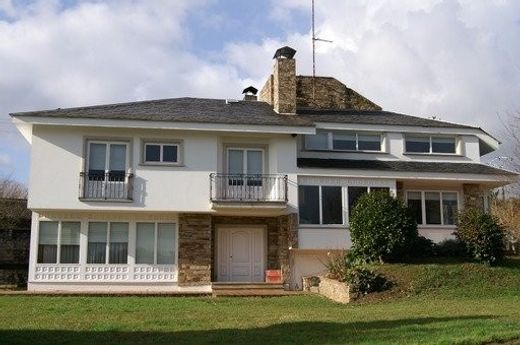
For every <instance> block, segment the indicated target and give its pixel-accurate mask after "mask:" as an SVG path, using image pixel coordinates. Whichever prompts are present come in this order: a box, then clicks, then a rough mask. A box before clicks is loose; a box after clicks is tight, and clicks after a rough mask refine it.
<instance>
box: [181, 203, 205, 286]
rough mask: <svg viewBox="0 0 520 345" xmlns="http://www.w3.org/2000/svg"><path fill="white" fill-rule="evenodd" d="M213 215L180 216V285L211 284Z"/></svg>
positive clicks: (189, 214) (185, 214)
mask: <svg viewBox="0 0 520 345" xmlns="http://www.w3.org/2000/svg"><path fill="white" fill-rule="evenodd" d="M211 223H212V222H211V215H209V214H191V213H184V214H181V215H179V262H178V268H179V274H178V282H179V285H180V286H182V285H205V284H210V283H211V268H212V266H213V265H212V260H213V241H212V225H211Z"/></svg>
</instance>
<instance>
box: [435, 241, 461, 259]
mask: <svg viewBox="0 0 520 345" xmlns="http://www.w3.org/2000/svg"><path fill="white" fill-rule="evenodd" d="M435 253H436V254H437V256H442V257H450V258H463V257H467V256H468V249H467V248H466V245H465V244H464V243H463V242H462V241H461V240H459V239H448V240H444V241H442V242H440V243H437V244H436V245H435Z"/></svg>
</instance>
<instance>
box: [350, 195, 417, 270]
mask: <svg viewBox="0 0 520 345" xmlns="http://www.w3.org/2000/svg"><path fill="white" fill-rule="evenodd" d="M350 235H351V238H352V253H353V256H354V257H355V258H358V259H361V260H363V261H374V260H379V261H380V262H383V261H387V260H395V259H397V258H400V257H401V256H402V255H404V254H405V253H407V252H409V250H410V248H411V247H412V245H413V243H414V241H415V240H416V239H417V237H418V233H417V224H416V222H415V220H414V218H413V217H412V216H411V215H410V213H409V211H408V208H407V207H406V206H405V205H404V204H403V203H402V202H401V201H399V200H397V199H395V198H393V197H392V196H391V195H389V194H388V193H384V192H372V193H368V194H364V195H362V196H361V197H360V198H359V200H358V202H357V205H356V207H354V210H353V212H352V214H351V215H350Z"/></svg>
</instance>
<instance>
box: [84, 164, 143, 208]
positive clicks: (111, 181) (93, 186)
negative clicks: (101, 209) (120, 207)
mask: <svg viewBox="0 0 520 345" xmlns="http://www.w3.org/2000/svg"><path fill="white" fill-rule="evenodd" d="M133 181H134V175H133V174H128V173H125V172H124V171H109V172H106V171H92V170H91V171H89V172H81V173H80V183H79V199H80V200H83V201H126V202H130V201H132V200H133Z"/></svg>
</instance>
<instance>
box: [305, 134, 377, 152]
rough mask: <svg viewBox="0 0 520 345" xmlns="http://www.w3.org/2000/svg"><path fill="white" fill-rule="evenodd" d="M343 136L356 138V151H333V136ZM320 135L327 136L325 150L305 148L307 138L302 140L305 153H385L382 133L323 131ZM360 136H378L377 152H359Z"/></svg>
mask: <svg viewBox="0 0 520 345" xmlns="http://www.w3.org/2000/svg"><path fill="white" fill-rule="evenodd" d="M335 133H336V134H345V135H348V134H350V135H354V136H355V137H356V139H355V140H356V144H355V145H356V149H354V150H347V149H335V148H334V134H335ZM320 134H326V135H327V148H323V149H316V148H309V147H308V146H307V136H304V138H303V148H304V149H305V151H332V152H353V153H354V152H356V153H386V151H385V150H384V140H385V133H383V132H374V131H339V130H331V131H323V132H321V133H320ZM360 135H377V136H379V150H360V149H359V136H360Z"/></svg>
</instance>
